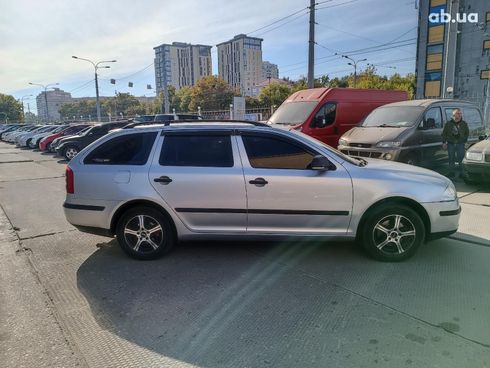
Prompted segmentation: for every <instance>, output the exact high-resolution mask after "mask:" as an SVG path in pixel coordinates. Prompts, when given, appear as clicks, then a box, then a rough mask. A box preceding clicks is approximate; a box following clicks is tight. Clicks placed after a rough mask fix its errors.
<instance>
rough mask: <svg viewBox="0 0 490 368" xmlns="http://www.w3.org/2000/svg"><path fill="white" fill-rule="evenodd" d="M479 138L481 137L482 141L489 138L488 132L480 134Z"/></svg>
mask: <svg viewBox="0 0 490 368" xmlns="http://www.w3.org/2000/svg"><path fill="white" fill-rule="evenodd" d="M478 139H479V140H480V141H484V140H485V139H487V135H486V134H482V135H480V136H479V137H478Z"/></svg>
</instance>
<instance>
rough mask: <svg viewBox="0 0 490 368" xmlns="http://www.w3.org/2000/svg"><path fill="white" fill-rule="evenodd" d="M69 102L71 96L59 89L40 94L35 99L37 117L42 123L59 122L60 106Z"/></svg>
mask: <svg viewBox="0 0 490 368" xmlns="http://www.w3.org/2000/svg"><path fill="white" fill-rule="evenodd" d="M71 100H72V98H71V94H70V93H68V92H65V91H63V90H61V89H59V88H53V90H51V91H46V92H41V93H40V94H38V95H37V97H36V105H37V115H38V116H39V118H40V119H41V120H43V121H48V122H49V121H59V120H61V116H60V108H61V106H62V105H63V104H64V103H66V102H70V101H71ZM46 102H47V106H46Z"/></svg>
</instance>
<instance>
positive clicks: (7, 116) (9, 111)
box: [0, 93, 23, 122]
mask: <svg viewBox="0 0 490 368" xmlns="http://www.w3.org/2000/svg"><path fill="white" fill-rule="evenodd" d="M22 120H23V118H22V104H21V103H20V102H19V101H17V100H16V99H15V98H14V97H13V96H11V95H4V94H3V93H0V121H2V122H3V121H22Z"/></svg>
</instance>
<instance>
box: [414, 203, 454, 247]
mask: <svg viewBox="0 0 490 368" xmlns="http://www.w3.org/2000/svg"><path fill="white" fill-rule="evenodd" d="M421 204H422V206H423V207H424V208H425V210H426V211H427V214H428V215H429V219H430V233H429V234H427V237H428V238H429V239H430V238H431V237H437V234H444V233H448V234H452V233H454V232H456V231H457V230H458V226H459V218H460V216H461V207H460V205H459V200H458V199H456V200H454V201H449V202H427V203H421Z"/></svg>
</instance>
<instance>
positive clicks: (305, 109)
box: [268, 101, 318, 125]
mask: <svg viewBox="0 0 490 368" xmlns="http://www.w3.org/2000/svg"><path fill="white" fill-rule="evenodd" d="M317 105H318V101H308V102H305V101H301V102H285V103H283V104H282V105H281V106H280V107H279V108H278V109H277V111H276V112H275V113H274V114H273V115H272V116H271V118H270V119H269V121H268V123H269V124H285V125H296V124H300V123H302V122H304V121H305V120H306V119H307V118H308V116H309V115H310V114H311V112H312V111H313V110H314V109H315V106H317Z"/></svg>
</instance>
